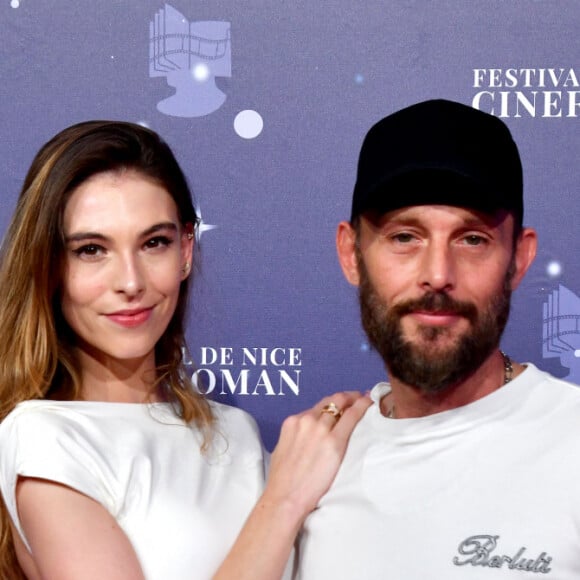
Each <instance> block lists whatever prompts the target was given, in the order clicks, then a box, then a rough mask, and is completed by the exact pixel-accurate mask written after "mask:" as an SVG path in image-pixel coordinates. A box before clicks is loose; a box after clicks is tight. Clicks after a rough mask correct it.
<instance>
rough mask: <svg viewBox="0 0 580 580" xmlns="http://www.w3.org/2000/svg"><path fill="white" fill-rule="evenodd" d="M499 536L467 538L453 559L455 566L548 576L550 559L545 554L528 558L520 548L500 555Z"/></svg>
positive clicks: (526, 552) (525, 549)
mask: <svg viewBox="0 0 580 580" xmlns="http://www.w3.org/2000/svg"><path fill="white" fill-rule="evenodd" d="M499 539H500V537H499V536H492V535H488V534H480V535H476V536H469V538H466V539H465V540H463V542H461V543H460V544H459V547H458V548H457V551H458V552H459V554H460V555H459V556H455V557H454V558H453V563H454V564H455V565H456V566H467V565H471V566H483V567H488V568H509V569H510V570H520V571H523V572H535V573H538V574H549V573H550V572H551V571H552V569H551V568H550V563H551V562H552V557H551V556H549V555H548V553H547V552H541V553H540V555H539V556H536V557H530V554H529V552H528V549H527V548H526V547H525V546H522V547H521V548H520V549H519V550H517V551H516V552H515V553H514V554H502V550H501V548H500V547H499Z"/></svg>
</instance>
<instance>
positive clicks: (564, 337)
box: [542, 284, 580, 384]
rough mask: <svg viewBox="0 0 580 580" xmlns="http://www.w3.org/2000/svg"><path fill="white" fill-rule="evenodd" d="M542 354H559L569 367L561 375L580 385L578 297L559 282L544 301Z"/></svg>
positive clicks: (564, 363) (562, 361) (565, 365)
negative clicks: (565, 373) (567, 370)
mask: <svg viewBox="0 0 580 580" xmlns="http://www.w3.org/2000/svg"><path fill="white" fill-rule="evenodd" d="M542 355H543V357H544V358H554V357H559V358H560V363H561V364H562V366H563V367H566V368H567V369H569V370H570V372H569V374H568V375H567V376H566V377H564V378H566V379H567V380H569V381H571V382H573V383H576V384H580V298H578V296H576V294H574V292H572V291H571V290H569V289H568V288H566V287H565V286H562V285H561V284H560V285H559V286H558V288H557V289H556V290H553V291H552V292H551V293H550V294H549V295H548V298H547V300H546V301H545V302H544V307H543V317H542Z"/></svg>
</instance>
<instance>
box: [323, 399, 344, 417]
mask: <svg viewBox="0 0 580 580" xmlns="http://www.w3.org/2000/svg"><path fill="white" fill-rule="evenodd" d="M323 413H328V414H329V415H332V416H333V417H334V418H335V419H336V420H338V419H340V416H341V415H342V411H341V410H340V409H339V408H338V407H337V406H336V405H335V404H334V403H332V402H331V403H328V405H324V407H322V411H320V414H321V415H322V414H323Z"/></svg>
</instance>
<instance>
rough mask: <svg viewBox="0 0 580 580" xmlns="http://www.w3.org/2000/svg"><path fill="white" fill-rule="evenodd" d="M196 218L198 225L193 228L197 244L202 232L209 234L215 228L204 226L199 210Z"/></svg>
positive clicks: (198, 209) (209, 225) (208, 225)
mask: <svg viewBox="0 0 580 580" xmlns="http://www.w3.org/2000/svg"><path fill="white" fill-rule="evenodd" d="M197 216H198V218H199V223H198V224H197V228H195V241H196V242H199V241H200V240H201V236H202V235H203V233H204V232H209V231H210V230H215V228H217V226H213V225H211V224H206V223H205V222H204V221H203V217H202V215H201V209H200V208H199V207H198V208H197Z"/></svg>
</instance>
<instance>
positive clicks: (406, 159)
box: [351, 99, 523, 225]
mask: <svg viewBox="0 0 580 580" xmlns="http://www.w3.org/2000/svg"><path fill="white" fill-rule="evenodd" d="M412 205H452V206H459V207H468V208H472V209H476V210H480V211H483V212H488V213H494V212H496V211H497V210H502V209H503V210H507V211H509V212H511V213H513V214H514V217H515V219H516V222H517V223H518V224H519V225H521V224H522V219H523V178H522V164H521V160H520V156H519V153H518V148H517V146H516V144H515V142H514V140H513V139H512V136H511V133H510V131H509V129H508V128H507V126H506V124H505V123H504V122H503V121H501V120H500V119H498V118H497V117H494V116H493V115H490V114H488V113H485V112H483V111H479V110H478V109H475V108H473V107H469V106H467V105H464V104H461V103H456V102H453V101H447V100H443V99H437V100H429V101H424V102H421V103H417V104H415V105H411V106H410V107H407V108H405V109H402V110H400V111H397V112H395V113H393V114H391V115H389V116H388V117H385V118H384V119H382V120H380V121H379V122H378V123H376V124H375V125H374V126H373V127H372V128H371V129H370V130H369V132H368V133H367V135H366V137H365V139H364V141H363V144H362V148H361V152H360V156H359V162H358V170H357V179H356V184H355V187H354V193H353V199H352V211H351V221H352V220H353V219H354V218H356V217H357V216H358V215H360V214H361V213H363V212H365V211H369V210H375V211H379V212H380V213H385V212H387V211H391V210H394V209H399V208H402V207H408V206H412Z"/></svg>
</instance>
